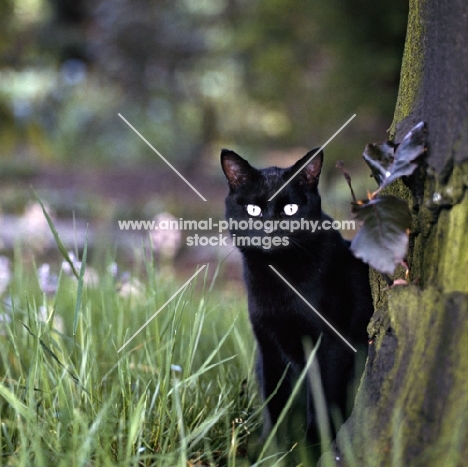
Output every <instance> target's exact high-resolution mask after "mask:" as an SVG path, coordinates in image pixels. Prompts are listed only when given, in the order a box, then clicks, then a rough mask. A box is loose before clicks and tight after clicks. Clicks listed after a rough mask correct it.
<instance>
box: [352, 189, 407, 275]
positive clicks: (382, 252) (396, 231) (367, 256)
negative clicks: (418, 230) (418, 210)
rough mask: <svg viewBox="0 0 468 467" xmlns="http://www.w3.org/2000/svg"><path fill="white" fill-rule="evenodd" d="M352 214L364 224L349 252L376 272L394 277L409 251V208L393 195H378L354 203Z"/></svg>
mask: <svg viewBox="0 0 468 467" xmlns="http://www.w3.org/2000/svg"><path fill="white" fill-rule="evenodd" d="M352 211H353V213H354V214H355V215H356V219H358V220H360V221H362V222H363V224H362V226H361V229H360V230H359V232H358V233H357V234H356V236H355V237H354V239H353V241H352V242H351V251H352V252H353V253H354V255H355V256H356V257H357V258H360V259H361V260H362V261H364V262H365V263H367V264H369V265H370V266H372V267H373V268H374V269H377V271H380V272H382V273H384V274H393V272H394V271H395V267H396V264H398V263H400V262H401V261H402V260H403V259H404V257H405V255H406V251H407V249H408V232H409V229H410V227H411V213H410V211H409V208H408V205H407V204H406V202H405V201H403V200H402V199H399V198H396V197H395V196H379V197H378V198H373V199H370V200H368V201H367V200H366V201H361V202H359V203H353V204H352Z"/></svg>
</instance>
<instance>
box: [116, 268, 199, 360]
mask: <svg viewBox="0 0 468 467" xmlns="http://www.w3.org/2000/svg"><path fill="white" fill-rule="evenodd" d="M205 267H206V264H204V265H203V266H202V267H201V268H200V269H199V270H198V271H197V272H196V273H195V274H194V275H193V276H192V277H191V278H190V279H189V280H188V281H187V282H186V283H185V284H184V285H183V286H182V287H181V288H180V289H179V290H178V291H177V292H176V293H175V294H174V295H173V296H172V297H171V298H170V299H169V300H168V301H167V302H166V303H165V304H164V305H163V306H162V307H161V308H159V310H158V311H156V312H155V313H154V315H153V316H151V318H150V319H149V320H148V321H146V323H145V324H143V326H142V327H141V328H140V329H138V331H137V332H136V333H135V334H133V336H132V337H130V339H128V340H127V342H125V344H124V345H122V347H120V349H119V350H117V353H120V351H121V350H122V349H123V348H124V347H126V346H127V344H129V343H130V341H132V340H133V339H134V338H135V337H136V336H137V334H139V333H140V332H141V331H142V330H143V329H144V328H145V327H146V326H148V324H149V323H150V322H151V321H152V320H153V319H154V318H155V317H156V316H157V314H158V313H159V312H160V311H162V310H163V309H164V308H165V307H166V305H168V304H169V303H170V302H171V301H172V300H173V299H174V298H175V297H177V295H179V293H180V292H181V291H182V290H184V289H185V287H187V285H189V283H190V282H191V281H192V280H193V278H194V277H195V276H197V275H198V274H199V273H200V272H201V271H203V269H204V268H205Z"/></svg>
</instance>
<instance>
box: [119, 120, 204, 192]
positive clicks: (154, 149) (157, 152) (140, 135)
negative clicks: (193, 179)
mask: <svg viewBox="0 0 468 467" xmlns="http://www.w3.org/2000/svg"><path fill="white" fill-rule="evenodd" d="M118 115H119V117H120V118H121V119H122V120H123V121H124V122H125V123H126V124H127V125H128V126H129V127H130V128H131V129H132V130H133V131H134V132H135V133H136V134H137V135H138V136H139V137H140V138H141V139H142V140H143V141H144V142H145V143H146V144H147V145H148V146H149V147H150V148H151V149H152V150H153V151H154V152H155V153H156V154H157V155H158V156H159V157H160V158H161V159H162V160H163V161H164V162H165V163H166V164H167V165H168V166H169V167H170V168H171V169H172V170H173V171H174V172H175V173H176V174H177V175H178V176H179V177H180V178H181V179H182V180H183V181H184V182H185V183H186V184H187V185H188V186H189V187H190V188H191V189H192V190H193V191H194V192H195V193H196V194H197V195H198V196H199V197H200V198H201V199H202V200H203V201H206V198H205V197H204V196H203V195H202V194H201V193H200V192H199V191H198V190H197V189H196V188H195V187H194V186H193V185H192V184H191V183H190V182H189V181H188V180H187V179H186V178H185V177H184V176H183V175H182V174H181V173H180V172H179V171H178V170H177V169H176V168H175V167H174V166H173V165H172V164H171V163H170V162H169V161H168V160H167V159H166V158H165V157H164V156H163V155H162V154H161V153H160V152H159V151H158V150H157V149H156V148H155V147H154V146H153V145H152V144H151V143H150V142H149V141H148V140H147V139H146V138H145V137H144V136H143V135H142V134H141V133H140V132H139V131H138V130H137V129H136V128H135V127H134V126H133V125H132V124H131V123H130V122H129V121H128V120H127V119H126V118H125V117H124V116H123V115H122V114H120V113H119V114H118Z"/></svg>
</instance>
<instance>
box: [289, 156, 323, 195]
mask: <svg viewBox="0 0 468 467" xmlns="http://www.w3.org/2000/svg"><path fill="white" fill-rule="evenodd" d="M319 149H320V148H315V149H312V150H311V151H309V152H308V153H307V154H306V155H305V156H304V157H303V158H302V159H300V160H298V161H297V162H296V163H295V164H294V165H293V167H292V168H291V171H292V172H294V173H295V172H297V171H298V170H299V169H300V168H301V167H302V166H303V165H304V164H306V163H307V164H306V166H305V167H304V168H303V169H302V170H301V172H300V175H302V177H303V178H304V179H305V181H306V183H307V185H309V186H311V187H317V184H318V181H319V178H320V172H321V170H322V163H323V151H320V152H319V153H318V154H317V155H315V156H314V157H313V159H312V160H310V161H309V159H310V158H311V157H312V156H313V155H314V154H315V153H316V152H317V151H318V150H319ZM307 161H309V162H307Z"/></svg>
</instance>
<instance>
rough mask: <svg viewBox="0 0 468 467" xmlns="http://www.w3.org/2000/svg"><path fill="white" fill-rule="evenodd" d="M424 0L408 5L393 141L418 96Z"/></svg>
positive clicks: (420, 76)
mask: <svg viewBox="0 0 468 467" xmlns="http://www.w3.org/2000/svg"><path fill="white" fill-rule="evenodd" d="M423 4H424V0H412V1H410V5H409V13H408V28H407V35H406V42H405V50H404V52H403V60H402V66H401V73H400V85H399V88H398V98H397V103H396V106H395V113H394V117H393V123H392V126H391V127H390V129H389V137H390V139H391V140H393V139H394V137H395V134H396V125H397V124H398V123H399V122H401V121H402V120H403V119H404V118H406V117H408V116H409V115H410V113H411V111H412V110H413V108H414V102H415V100H416V98H417V96H418V92H419V88H420V84H421V79H422V73H423V63H424V51H423V44H424V39H423V38H424V25H423V24H422V22H421V8H423Z"/></svg>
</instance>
